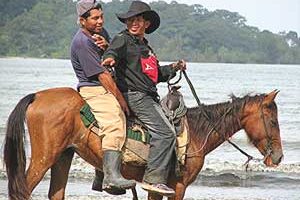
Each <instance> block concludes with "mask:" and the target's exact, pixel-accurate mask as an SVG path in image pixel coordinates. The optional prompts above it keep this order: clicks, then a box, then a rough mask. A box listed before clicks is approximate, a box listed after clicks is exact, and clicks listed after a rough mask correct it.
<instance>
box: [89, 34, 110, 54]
mask: <svg viewBox="0 0 300 200" xmlns="http://www.w3.org/2000/svg"><path fill="white" fill-rule="evenodd" d="M92 38H93V39H94V40H95V44H96V45H97V46H98V47H99V48H100V49H102V50H104V51H105V50H106V49H107V47H108V42H107V41H106V39H105V38H104V37H103V36H101V35H98V34H94V35H93V36H92Z"/></svg>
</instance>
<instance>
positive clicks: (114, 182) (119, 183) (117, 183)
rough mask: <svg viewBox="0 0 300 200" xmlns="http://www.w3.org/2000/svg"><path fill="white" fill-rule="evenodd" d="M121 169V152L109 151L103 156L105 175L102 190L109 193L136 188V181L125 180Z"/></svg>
mask: <svg viewBox="0 0 300 200" xmlns="http://www.w3.org/2000/svg"><path fill="white" fill-rule="evenodd" d="M120 168H121V152H120V151H113V150H107V151H105V152H104V156H103V173H104V179H103V184H102V189H103V190H104V191H107V192H108V193H109V192H110V191H112V190H114V189H116V188H117V189H125V190H126V189H130V188H134V187H135V185H136V183H135V181H134V180H127V179H125V178H123V176H122V175H121V173H120Z"/></svg>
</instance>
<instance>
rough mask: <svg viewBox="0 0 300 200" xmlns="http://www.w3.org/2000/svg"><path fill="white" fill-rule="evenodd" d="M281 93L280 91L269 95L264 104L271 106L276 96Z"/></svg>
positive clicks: (274, 91)
mask: <svg viewBox="0 0 300 200" xmlns="http://www.w3.org/2000/svg"><path fill="white" fill-rule="evenodd" d="M278 93H279V90H273V91H272V92H270V93H269V94H267V95H266V96H265V98H264V102H263V103H264V104H270V103H271V102H272V101H274V99H275V97H276V95H277V94H278Z"/></svg>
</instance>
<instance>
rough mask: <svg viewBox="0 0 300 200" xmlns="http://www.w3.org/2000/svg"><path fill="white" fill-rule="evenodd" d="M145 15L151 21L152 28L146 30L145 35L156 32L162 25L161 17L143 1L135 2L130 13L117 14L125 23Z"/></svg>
mask: <svg viewBox="0 0 300 200" xmlns="http://www.w3.org/2000/svg"><path fill="white" fill-rule="evenodd" d="M140 14H143V15H144V16H145V17H146V18H147V19H146V20H149V21H150V26H149V27H148V28H147V29H146V30H145V33H147V34H149V33H152V32H154V31H155V30H156V29H157V28H158V27H159V24H160V17H159V15H158V14H157V12H155V11H154V10H151V8H150V6H149V5H148V4H146V3H144V2H142V1H133V2H132V3H131V5H130V7H129V10H128V12H126V13H121V14H116V15H117V17H118V19H119V20H120V21H121V22H122V23H125V22H126V19H128V18H130V17H133V16H136V15H140Z"/></svg>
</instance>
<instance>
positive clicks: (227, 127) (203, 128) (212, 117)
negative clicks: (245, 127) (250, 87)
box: [187, 94, 265, 138]
mask: <svg viewBox="0 0 300 200" xmlns="http://www.w3.org/2000/svg"><path fill="white" fill-rule="evenodd" d="M229 96H230V99H231V100H230V101H227V102H222V103H216V104H211V105H205V104H202V105H200V106H197V107H193V108H188V111H187V118H188V119H189V127H190V129H192V130H194V131H193V132H194V133H195V134H196V135H198V136H199V137H200V138H205V136H206V135H207V134H208V133H209V132H210V131H211V129H212V128H213V127H214V125H215V124H217V126H216V127H215V130H217V131H218V133H220V134H224V135H225V136H227V135H228V134H229V133H233V132H236V131H237V130H238V129H239V128H240V127H241V124H240V114H241V111H242V110H243V108H244V106H245V105H246V104H254V103H259V102H261V101H262V100H263V98H264V97H265V94H255V95H250V94H247V95H245V96H243V97H236V96H235V95H233V94H231V95H229ZM226 112H228V113H227V114H225V113H226Z"/></svg>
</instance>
